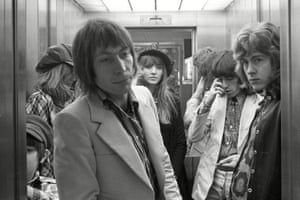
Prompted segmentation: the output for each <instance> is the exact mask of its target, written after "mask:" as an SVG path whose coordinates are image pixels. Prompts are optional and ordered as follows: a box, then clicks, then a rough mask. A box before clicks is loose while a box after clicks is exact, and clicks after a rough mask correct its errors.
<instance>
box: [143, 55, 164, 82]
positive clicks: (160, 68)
mask: <svg viewBox="0 0 300 200" xmlns="http://www.w3.org/2000/svg"><path fill="white" fill-rule="evenodd" d="M139 64H140V67H141V72H142V76H143V78H144V80H145V81H146V82H147V83H148V84H150V85H157V84H159V82H160V81H161V79H162V77H163V73H164V68H165V67H166V66H165V64H164V63H163V62H162V60H161V59H160V58H158V57H154V56H148V55H145V56H143V57H141V59H140V63H139Z"/></svg>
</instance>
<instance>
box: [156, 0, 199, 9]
mask: <svg viewBox="0 0 300 200" xmlns="http://www.w3.org/2000/svg"><path fill="white" fill-rule="evenodd" d="M153 1H154V0H153ZM180 1H181V0H156V4H157V11H178V8H179V6H180ZM183 1H184V0H183ZM195 1H196V0H195Z"/></svg>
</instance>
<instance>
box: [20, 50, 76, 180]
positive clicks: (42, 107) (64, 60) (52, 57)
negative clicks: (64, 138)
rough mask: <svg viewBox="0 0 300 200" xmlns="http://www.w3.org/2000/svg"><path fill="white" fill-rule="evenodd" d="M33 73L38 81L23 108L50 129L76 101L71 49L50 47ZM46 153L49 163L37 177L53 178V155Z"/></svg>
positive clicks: (43, 166) (45, 164) (46, 162)
mask: <svg viewBox="0 0 300 200" xmlns="http://www.w3.org/2000/svg"><path fill="white" fill-rule="evenodd" d="M35 70H36V72H37V73H38V80H37V82H36V84H35V91H34V92H33V93H32V94H31V95H30V96H29V97H28V99H27V102H26V104H25V109H26V113H27V114H30V115H38V116H40V117H41V118H42V119H43V120H45V121H46V122H47V124H48V125H49V126H50V127H52V125H53V124H52V123H53V120H54V117H55V115H56V113H58V112H59V111H61V110H62V109H63V108H64V107H65V106H66V105H68V104H69V103H71V102H72V101H73V100H74V99H75V95H74V90H75V89H74V88H75V87H74V85H75V78H74V73H73V61H72V53H71V46H69V45H66V44H58V45H54V46H50V47H49V48H48V49H47V52H46V53H45V54H44V55H43V57H42V58H41V59H40V61H39V63H38V64H37V66H36V68H35ZM52 137H53V136H52ZM52 139H53V138H52ZM49 153H50V154H49V156H48V160H47V161H45V162H44V163H43V165H42V167H41V170H40V174H41V175H42V176H45V177H54V174H53V166H52V160H53V152H52V151H51V152H49Z"/></svg>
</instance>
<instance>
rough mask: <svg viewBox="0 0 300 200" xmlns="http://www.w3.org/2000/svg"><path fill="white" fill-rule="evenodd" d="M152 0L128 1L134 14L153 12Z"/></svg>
mask: <svg viewBox="0 0 300 200" xmlns="http://www.w3.org/2000/svg"><path fill="white" fill-rule="evenodd" d="M154 2H155V1H154V0H130V3H131V6H132V10H133V11H134V12H154V11H155V3H154Z"/></svg>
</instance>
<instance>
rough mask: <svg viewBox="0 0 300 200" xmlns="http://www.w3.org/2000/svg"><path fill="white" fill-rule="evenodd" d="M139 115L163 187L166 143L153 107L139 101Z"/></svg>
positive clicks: (150, 154)
mask: <svg viewBox="0 0 300 200" xmlns="http://www.w3.org/2000/svg"><path fill="white" fill-rule="evenodd" d="M139 116H140V119H141V123H142V127H143V130H144V134H145V138H146V142H147V146H148V150H149V156H150V158H151V161H152V164H153V167H154V169H155V172H156V176H157V179H158V183H159V185H160V188H163V184H164V180H165V173H164V166H163V165H162V163H164V161H163V155H164V152H163V151H164V144H163V143H162V141H163V140H162V138H161V137H162V136H161V134H160V128H159V127H160V126H159V123H158V121H157V120H156V119H157V118H156V117H155V114H154V112H153V110H152V108H151V107H149V106H147V105H146V104H144V103H142V102H140V103H139ZM159 138H160V139H159Z"/></svg>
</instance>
